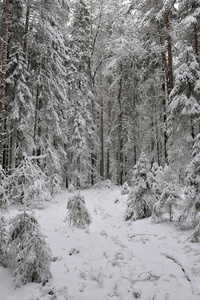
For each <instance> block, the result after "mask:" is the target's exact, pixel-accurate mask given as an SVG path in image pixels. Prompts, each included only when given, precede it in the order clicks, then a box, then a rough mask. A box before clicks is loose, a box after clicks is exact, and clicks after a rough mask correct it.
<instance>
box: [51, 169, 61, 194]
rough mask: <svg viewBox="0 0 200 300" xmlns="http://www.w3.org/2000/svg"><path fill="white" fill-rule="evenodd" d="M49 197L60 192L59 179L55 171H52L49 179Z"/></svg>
mask: <svg viewBox="0 0 200 300" xmlns="http://www.w3.org/2000/svg"><path fill="white" fill-rule="evenodd" d="M50 190H51V197H53V196H54V195H55V194H59V193H60V192H61V180H60V178H59V176H58V174H57V173H54V174H53V175H52V177H51V180H50Z"/></svg>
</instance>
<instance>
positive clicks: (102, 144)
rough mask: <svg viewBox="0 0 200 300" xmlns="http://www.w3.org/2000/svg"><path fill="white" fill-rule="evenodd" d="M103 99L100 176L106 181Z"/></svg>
mask: <svg viewBox="0 0 200 300" xmlns="http://www.w3.org/2000/svg"><path fill="white" fill-rule="evenodd" d="M103 122H104V120H103V97H102V96H101V161H100V176H101V179H102V180H104V134H103V127H104V124H103Z"/></svg>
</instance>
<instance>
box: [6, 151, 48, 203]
mask: <svg viewBox="0 0 200 300" xmlns="http://www.w3.org/2000/svg"><path fill="white" fill-rule="evenodd" d="M8 184H9V191H8V197H9V200H10V201H11V202H12V203H23V204H24V203H26V205H30V204H32V205H35V204H37V203H39V202H42V201H48V200H51V195H50V192H49V190H48V182H47V178H46V176H45V174H44V172H43V171H42V170H41V169H40V167H39V166H38V165H37V163H34V162H32V160H31V159H29V158H28V157H27V156H25V157H24V159H23V161H22V162H21V164H20V165H19V166H18V167H17V168H16V169H15V170H14V172H13V174H11V175H10V176H9V177H8Z"/></svg>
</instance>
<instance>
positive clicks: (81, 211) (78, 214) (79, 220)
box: [64, 193, 92, 229]
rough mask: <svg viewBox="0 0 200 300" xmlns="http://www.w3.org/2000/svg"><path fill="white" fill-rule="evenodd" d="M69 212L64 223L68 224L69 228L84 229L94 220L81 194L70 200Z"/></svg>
mask: <svg viewBox="0 0 200 300" xmlns="http://www.w3.org/2000/svg"><path fill="white" fill-rule="evenodd" d="M67 210H68V211H67V215H66V217H65V219H64V222H67V223H68V225H69V226H75V227H78V228H82V229H83V228H87V227H88V226H89V225H90V224H91V222H92V218H91V216H90V214H89V212H88V210H87V208H86V206H85V199H84V197H83V196H81V195H80V193H79V194H77V195H75V196H73V197H70V198H69V200H68V204H67Z"/></svg>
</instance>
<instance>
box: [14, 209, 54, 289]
mask: <svg viewBox="0 0 200 300" xmlns="http://www.w3.org/2000/svg"><path fill="white" fill-rule="evenodd" d="M8 248H9V256H10V267H11V268H12V269H13V275H14V276H15V287H20V286H22V285H24V284H26V283H28V282H37V283H42V284H43V285H44V284H45V283H46V282H48V280H49V279H50V278H51V273H50V260H51V257H52V255H51V250H50V249H49V247H48V246H47V244H46V241H45V236H44V235H43V234H42V233H41V230H40V226H39V224H38V221H37V219H36V217H35V216H34V214H31V215H29V214H28V213H26V212H25V211H24V212H23V213H22V214H18V215H17V216H16V217H14V218H13V219H12V220H11V225H10V232H9V240H8Z"/></svg>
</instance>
